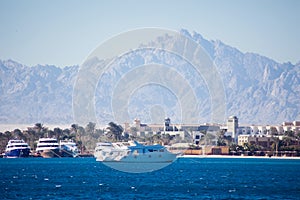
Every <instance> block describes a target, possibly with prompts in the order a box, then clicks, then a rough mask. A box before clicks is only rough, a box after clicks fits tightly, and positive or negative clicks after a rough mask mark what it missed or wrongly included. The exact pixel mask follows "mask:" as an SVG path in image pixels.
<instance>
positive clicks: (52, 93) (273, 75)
mask: <svg viewBox="0 0 300 200" xmlns="http://www.w3.org/2000/svg"><path fill="white" fill-rule="evenodd" d="M181 33H182V34H183V35H185V36H186V37H188V38H191V39H192V40H193V41H195V42H196V43H197V44H199V45H201V46H202V48H203V49H204V50H205V52H207V54H208V55H209V57H210V59H211V60H212V61H213V63H214V65H215V66H216V69H217V71H218V73H219V75H220V77H221V80H222V83H223V86H224V92H225V98H224V105H225V111H226V116H227V117H228V116H230V115H236V116H237V117H238V118H239V120H240V122H241V123H245V124H265V125H266V124H280V123H281V122H283V121H294V120H299V119H300V62H299V63H297V64H291V63H289V62H288V63H278V62H276V61H274V60H272V59H269V58H267V57H265V56H261V55H258V54H255V53H243V52H241V51H239V50H238V49H236V48H234V47H231V46H229V45H226V44H224V43H222V42H221V41H218V40H217V41H208V40H206V39H205V38H203V37H202V36H201V35H200V34H198V33H196V32H192V33H191V32H188V31H187V30H181ZM176 40H177V39H176V38H170V37H167V36H164V37H161V38H157V40H155V41H153V42H154V43H155V42H159V43H161V44H162V46H165V45H170V44H176V43H177V42H178V41H176ZM179 48H180V47H179ZM97 62H103V61H99V60H98V61H97ZM153 63H159V64H161V65H165V66H170V69H171V66H172V70H175V71H177V73H180V75H181V77H182V78H183V80H187V82H188V85H189V86H190V87H191V88H192V89H193V92H194V93H195V98H196V101H197V106H198V107H199V110H200V111H199V113H197V118H198V119H199V123H205V122H210V120H211V118H210V115H211V114H210V113H211V111H212V108H211V99H210V97H209V96H210V91H209V88H208V87H207V85H206V84H205V83H206V81H205V79H204V78H203V77H201V76H199V75H195V73H194V71H193V70H194V69H193V67H192V66H191V64H190V63H187V62H186V61H184V60H182V59H181V58H179V57H178V56H176V55H172V54H170V52H165V51H161V50H149V49H141V50H138V51H133V52H131V53H129V54H126V55H124V56H122V57H120V58H118V59H116V61H115V62H114V63H113V64H112V65H111V67H110V69H108V70H107V71H106V72H105V73H104V74H102V76H101V77H99V78H98V79H97V80H96V81H97V84H96V88H95V96H94V97H93V98H94V103H95V115H96V117H97V123H100V124H107V123H109V122H110V121H113V119H114V115H117V113H116V111H114V112H112V109H113V108H112V106H113V104H114V102H113V101H115V100H114V99H113V98H114V97H113V95H115V94H114V90H115V89H117V88H118V87H120V86H119V85H120V83H123V82H124V81H125V80H126V78H124V77H126V75H128V74H130V73H132V72H133V71H135V70H136V73H138V72H139V73H140V71H138V68H137V67H136V66H146V65H150V64H153ZM174 66H175V67H174ZM149 68H150V67H149ZM149 68H148V69H149ZM153 69H155V68H153ZM161 69H162V68H161ZM79 72H80V66H68V67H64V68H59V67H56V66H53V65H37V66H25V65H23V64H20V63H18V62H15V61H13V60H0V97H1V98H0V123H1V124H17V123H19V124H21V123H22V124H28V123H31V124H34V123H37V122H42V123H47V124H72V123H74V122H75V121H74V86H75V85H76V84H78V82H76V81H78V80H77V79H78V73H79ZM147 72H148V71H147ZM156 72H157V71H156ZM156 72H155V71H153V74H155V73H156ZM164 72H165V73H167V72H168V71H164ZM172 72H173V71H172ZM151 73H152V72H151ZM168 73H169V72H168ZM170 73H171V72H170ZM132 76H133V75H132ZM135 76H136V75H135ZM155 76H156V75H155ZM157 76H158V75H157ZM159 76H161V75H159ZM164 76H165V77H166V79H167V78H169V79H168V80H170V77H167V76H168V75H167V74H164ZM145 77H146V76H145ZM145 77H144V78H145ZM122 81H123V82H122ZM174 81H176V80H174ZM125 83H126V82H125ZM136 83H138V82H136ZM123 84H124V83H123ZM174 85H176V84H175V83H174ZM179 85H180V83H177V85H176V87H179ZM134 89H135V90H134V91H132V94H131V96H130V98H129V99H127V101H128V105H127V107H128V112H129V113H130V114H129V117H130V120H131V121H132V120H133V119H135V118H139V119H141V121H142V122H145V123H159V122H161V123H162V120H163V119H164V118H165V117H166V116H167V117H170V118H171V120H172V121H173V122H178V121H180V116H179V115H178V113H179V112H182V111H181V110H180V109H181V108H180V104H178V102H177V100H178V99H177V100H176V97H177V95H176V94H174V91H172V90H171V89H170V88H167V87H165V86H163V85H159V84H150V83H149V84H144V85H141V86H137V87H136V88H134ZM120 91H122V89H121V90H120ZM179 92H180V91H179ZM83 112H84V111H83ZM183 112H184V111H183ZM75 114H78V113H76V112H75ZM131 121H129V122H131ZM224 122H225V121H224Z"/></svg>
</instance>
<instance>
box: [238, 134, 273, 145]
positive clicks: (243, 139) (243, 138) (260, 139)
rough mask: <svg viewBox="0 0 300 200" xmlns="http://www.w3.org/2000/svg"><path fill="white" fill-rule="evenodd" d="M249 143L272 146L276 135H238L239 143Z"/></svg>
mask: <svg viewBox="0 0 300 200" xmlns="http://www.w3.org/2000/svg"><path fill="white" fill-rule="evenodd" d="M247 143H249V144H256V145H259V146H263V147H270V146H271V145H272V144H273V143H274V137H265V136H251V135H239V136H238V145H240V146H244V145H245V144H247Z"/></svg>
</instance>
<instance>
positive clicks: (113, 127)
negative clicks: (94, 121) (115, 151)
mask: <svg viewBox="0 0 300 200" xmlns="http://www.w3.org/2000/svg"><path fill="white" fill-rule="evenodd" d="M106 129H107V131H108V134H109V135H110V136H112V137H113V139H114V140H115V141H120V140H121V139H122V133H123V131H124V129H123V127H122V126H121V125H117V124H116V123H114V122H109V123H108V127H107V128H106Z"/></svg>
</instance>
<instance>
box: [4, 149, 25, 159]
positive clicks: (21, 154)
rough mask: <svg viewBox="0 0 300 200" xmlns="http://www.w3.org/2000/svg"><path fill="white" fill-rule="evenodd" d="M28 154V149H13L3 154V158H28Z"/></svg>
mask: <svg viewBox="0 0 300 200" xmlns="http://www.w3.org/2000/svg"><path fill="white" fill-rule="evenodd" d="M29 154H30V149H14V150H11V151H8V152H5V157H16V158H17V157H28V156H29Z"/></svg>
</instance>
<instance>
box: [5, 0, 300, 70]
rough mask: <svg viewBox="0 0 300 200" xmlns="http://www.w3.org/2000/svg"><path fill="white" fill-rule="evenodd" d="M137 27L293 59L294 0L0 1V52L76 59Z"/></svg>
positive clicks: (298, 34)
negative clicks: (191, 33)
mask: <svg viewBox="0 0 300 200" xmlns="http://www.w3.org/2000/svg"><path fill="white" fill-rule="evenodd" d="M143 27H160V28H168V29H173V30H179V29H181V28H185V29H187V30H189V31H196V32H198V33H200V34H201V35H202V36H203V37H204V38H206V39H208V40H221V41H223V42H224V43H226V44H228V45H230V46H233V47H236V48H237V49H239V50H241V51H242V52H254V53H259V54H261V55H264V56H267V57H270V58H272V59H274V60H275V61H278V62H287V61H291V62H292V63H294V64H295V63H297V62H299V61H300V1H298V0H240V1H238V0H226V1H225V0H195V1H189V0H185V1H183V0H182V1H178V0H164V1H162V0H151V1H141V0H131V1H130V0H127V1H124V0H120V1H116V0H107V1H88V0H87V1H83V0H64V1H59V0H47V1H46V0H44V1H40V0H28V1H16V0H0V36H1V37H0V59H13V60H16V61H18V62H20V63H22V64H25V65H28V66H33V65H36V64H54V65H57V66H60V67H63V66H70V65H75V64H81V63H82V62H83V61H84V59H85V58H86V57H87V56H88V55H89V54H90V53H91V52H92V51H93V50H94V49H95V48H96V47H97V46H98V45H99V44H101V43H102V42H103V41H105V40H107V39H109V38H111V37H113V36H114V35H117V34H119V33H121V32H124V31H128V30H132V29H136V28H143Z"/></svg>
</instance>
